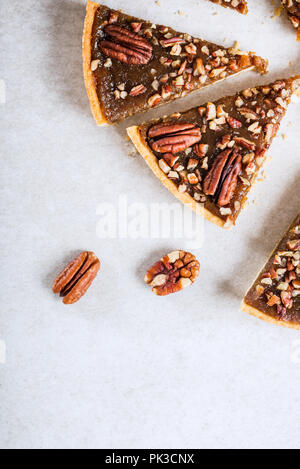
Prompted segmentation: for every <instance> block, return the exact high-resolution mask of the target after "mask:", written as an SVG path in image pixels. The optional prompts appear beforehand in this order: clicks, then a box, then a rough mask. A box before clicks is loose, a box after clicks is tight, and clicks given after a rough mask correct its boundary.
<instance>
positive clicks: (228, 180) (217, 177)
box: [203, 149, 242, 207]
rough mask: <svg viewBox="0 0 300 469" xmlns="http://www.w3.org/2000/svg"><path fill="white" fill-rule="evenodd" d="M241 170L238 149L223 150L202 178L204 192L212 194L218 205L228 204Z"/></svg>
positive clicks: (240, 158)
mask: <svg viewBox="0 0 300 469" xmlns="http://www.w3.org/2000/svg"><path fill="white" fill-rule="evenodd" d="M241 170H242V157H241V155H240V154H239V153H238V151H237V150H232V149H231V150H230V149H229V150H225V151H223V152H222V153H220V154H219V155H218V156H217V158H216V159H215V161H214V163H213V166H212V168H211V170H210V171H209V173H208V174H207V176H206V178H205V180H204V184H203V190H204V193H205V194H206V195H211V196H213V198H214V200H215V202H216V203H217V204H218V205H219V206H220V207H224V206H225V205H228V204H229V203H230V201H231V199H232V197H233V195H234V192H235V189H236V186H237V182H238V176H239V174H240V172H241Z"/></svg>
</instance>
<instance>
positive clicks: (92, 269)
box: [52, 251, 100, 305]
mask: <svg viewBox="0 0 300 469" xmlns="http://www.w3.org/2000/svg"><path fill="white" fill-rule="evenodd" d="M99 269H100V261H99V259H98V258H97V257H96V256H95V254H94V253H93V252H87V251H86V252H82V253H81V254H79V256H78V257H76V259H74V260H73V261H71V262H70V263H69V264H68V265H67V267H66V268H65V269H64V270H63V271H62V272H61V273H60V274H59V275H58V276H57V278H56V279H55V281H54V283H53V286H52V290H53V293H55V294H60V296H62V297H64V299H63V303H65V304H68V305H69V304H73V303H76V302H77V301H79V300H80V298H81V297H82V296H83V295H84V294H85V293H86V291H87V290H88V288H89V287H90V286H91V284H92V282H93V280H94V279H95V277H96V276H97V273H98V271H99Z"/></svg>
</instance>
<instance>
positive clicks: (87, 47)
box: [82, 0, 108, 125]
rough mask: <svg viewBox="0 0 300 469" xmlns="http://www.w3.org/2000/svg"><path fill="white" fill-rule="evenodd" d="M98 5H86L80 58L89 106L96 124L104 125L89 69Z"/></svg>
mask: <svg viewBox="0 0 300 469" xmlns="http://www.w3.org/2000/svg"><path fill="white" fill-rule="evenodd" d="M99 7H100V5H99V4H98V3H95V2H92V1H90V0H89V1H88V3H87V7H86V16H85V22H84V30H83V37H82V58H83V74H84V81H85V87H86V91H87V94H88V97H89V100H90V106H91V110H92V113H93V116H94V118H95V120H96V123H97V124H98V125H106V124H108V121H107V119H106V117H105V115H104V113H103V111H102V109H101V105H100V101H99V98H98V96H97V90H96V83H95V80H94V77H93V72H92V71H91V59H92V50H91V44H92V33H93V25H94V20H95V15H96V13H97V10H98V8H99Z"/></svg>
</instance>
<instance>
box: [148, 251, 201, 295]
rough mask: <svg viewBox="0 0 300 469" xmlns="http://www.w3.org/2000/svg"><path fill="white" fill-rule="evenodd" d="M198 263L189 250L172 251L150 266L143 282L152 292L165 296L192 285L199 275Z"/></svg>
mask: <svg viewBox="0 0 300 469" xmlns="http://www.w3.org/2000/svg"><path fill="white" fill-rule="evenodd" d="M199 270H200V263H199V262H198V261H197V260H196V258H195V256H193V255H192V254H191V253H189V252H185V251H173V252H171V253H170V254H168V255H166V256H165V257H163V258H162V259H161V260H160V261H159V262H157V263H156V264H154V266H153V267H151V268H150V269H149V270H148V272H147V274H146V275H145V282H146V283H147V284H149V285H150V286H151V287H152V291H153V293H155V294H156V295H158V296H166V295H170V294H171V293H176V292H179V291H181V290H183V289H184V288H186V287H188V286H190V285H192V284H193V283H194V281H195V280H196V278H197V277H198V275H199Z"/></svg>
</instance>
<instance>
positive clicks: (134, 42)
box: [99, 24, 153, 65]
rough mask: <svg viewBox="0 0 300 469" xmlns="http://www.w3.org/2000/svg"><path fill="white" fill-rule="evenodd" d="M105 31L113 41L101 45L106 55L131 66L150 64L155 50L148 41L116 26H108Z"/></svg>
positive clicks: (105, 41)
mask: <svg viewBox="0 0 300 469" xmlns="http://www.w3.org/2000/svg"><path fill="white" fill-rule="evenodd" d="M104 31H105V33H106V35H107V36H108V37H109V38H110V39H111V40H104V41H101V42H100V43H99V47H100V49H101V50H102V52H103V53H104V54H105V55H107V56H108V57H110V58H111V59H117V60H119V61H120V62H123V63H126V64H130V65H145V64H147V63H148V62H150V59H151V57H152V52H153V48H152V45H151V44H150V43H149V42H148V41H147V40H146V39H143V38H142V37H141V36H139V35H138V34H136V33H133V32H131V31H129V30H128V29H126V28H123V27H122V26H118V25H115V24H111V25H108V26H106V28H105V30H104Z"/></svg>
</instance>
